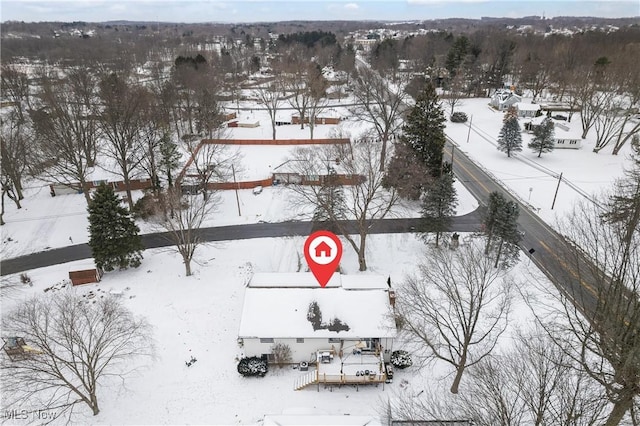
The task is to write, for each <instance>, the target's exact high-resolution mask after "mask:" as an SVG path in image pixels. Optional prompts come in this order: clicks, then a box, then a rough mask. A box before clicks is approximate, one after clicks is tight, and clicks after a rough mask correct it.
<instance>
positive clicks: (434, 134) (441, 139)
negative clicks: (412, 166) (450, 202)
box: [402, 83, 446, 177]
mask: <svg viewBox="0 0 640 426" xmlns="http://www.w3.org/2000/svg"><path fill="white" fill-rule="evenodd" d="M444 122H445V118H444V112H443V111H442V107H441V106H440V101H439V99H438V95H437V94H436V90H435V88H434V87H433V85H432V84H431V83H428V84H427V85H426V86H425V88H424V90H423V91H422V93H420V95H419V96H418V99H416V105H415V106H414V107H413V109H412V110H411V113H410V114H409V116H408V117H407V119H406V121H405V125H404V126H403V128H402V132H403V135H402V141H403V142H405V143H408V144H409V146H410V147H411V148H412V149H413V150H414V151H415V152H416V155H417V158H418V160H419V161H421V162H422V163H423V164H424V165H425V166H426V168H427V170H428V172H429V174H430V175H431V176H433V177H438V176H440V175H441V174H442V156H443V152H444V144H445V142H446V139H445V136H444Z"/></svg>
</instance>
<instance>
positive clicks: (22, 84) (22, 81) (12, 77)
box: [0, 65, 31, 122]
mask: <svg viewBox="0 0 640 426" xmlns="http://www.w3.org/2000/svg"><path fill="white" fill-rule="evenodd" d="M0 77H1V80H0V82H1V84H2V93H3V96H6V97H8V98H9V99H10V100H11V102H12V103H13V109H14V111H15V112H16V114H17V115H16V118H17V120H19V121H21V122H23V121H24V120H25V110H26V111H28V110H29V109H31V91H30V85H29V76H28V75H27V74H25V73H23V72H20V71H18V70H16V69H15V67H14V66H12V65H3V66H2V70H1V72H0Z"/></svg>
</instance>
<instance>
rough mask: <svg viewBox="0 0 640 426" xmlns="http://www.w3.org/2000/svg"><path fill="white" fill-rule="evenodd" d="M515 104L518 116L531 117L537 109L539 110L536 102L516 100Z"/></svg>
mask: <svg viewBox="0 0 640 426" xmlns="http://www.w3.org/2000/svg"><path fill="white" fill-rule="evenodd" d="M515 106H516V110H517V111H518V117H520V118H533V117H535V116H536V114H538V111H540V105H538V104H527V103H524V102H518V103H517V104H516V105H515Z"/></svg>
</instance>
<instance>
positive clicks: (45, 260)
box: [0, 210, 480, 275]
mask: <svg viewBox="0 0 640 426" xmlns="http://www.w3.org/2000/svg"><path fill="white" fill-rule="evenodd" d="M347 223H348V226H347V227H348V228H349V230H350V232H351V233H357V228H356V226H355V223H354V222H351V221H347ZM419 226H420V219H419V218H414V219H381V220H374V221H372V224H371V230H370V233H371V234H398V233H405V232H415V230H416V229H418V228H419ZM479 226H480V215H479V212H478V210H475V211H473V212H471V213H468V214H466V215H463V216H456V217H455V218H453V222H452V224H451V229H450V230H451V231H457V232H473V231H477V230H478V229H479ZM313 230H314V229H313V223H312V222H297V221H296V222H277V223H255V224H250V225H232V226H218V227H212V228H202V229H201V230H200V234H201V237H202V239H203V240H204V241H226V240H243V239H251V238H268V237H289V236H297V235H301V236H305V235H309V234H311V232H312V231H313ZM426 231H428V230H426ZM142 242H143V244H144V246H145V248H148V249H150V248H157V247H167V246H171V245H173V243H172V242H171V240H170V238H169V237H168V234H167V233H155V234H145V235H143V236H142ZM90 257H91V250H90V249H89V246H88V245H87V244H76V245H73V246H68V247H61V248H57V249H52V250H46V251H41V252H38V253H32V254H27V255H24V256H20V257H14V258H12V259H6V260H2V261H1V262H0V275H9V274H15V273H18V272H23V271H28V270H30V269H36V268H42V267H45V266H51V265H57V264H60V263H66V262H71V261H74V260H81V259H88V258H90Z"/></svg>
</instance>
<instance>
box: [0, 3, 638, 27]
mask: <svg viewBox="0 0 640 426" xmlns="http://www.w3.org/2000/svg"><path fill="white" fill-rule="evenodd" d="M531 15H544V16H546V17H554V16H597V17H606V18H621V17H634V16H640V1H638V0H632V1H626V0H625V1H609V0H601V1H588V0H587V1H585V0H560V1H543V0H527V1H508V0H366V1H354V0H342V1H332V0H328V1H307V0H297V1H277V0H232V1H219V0H199V1H192V0H126V1H123V0H111V1H102V0H76V1H63V0H60V1H39V0H0V21H9V20H12V21H25V22H38V21H65V22H69V21H87V22H105V21H113V20H129V21H151V22H155V21H160V22H189V23H190V22H273V21H290V20H352V19H353V20H386V21H402V20H425V19H440V18H480V17H483V16H487V17H512V18H517V17H522V16H531Z"/></svg>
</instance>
